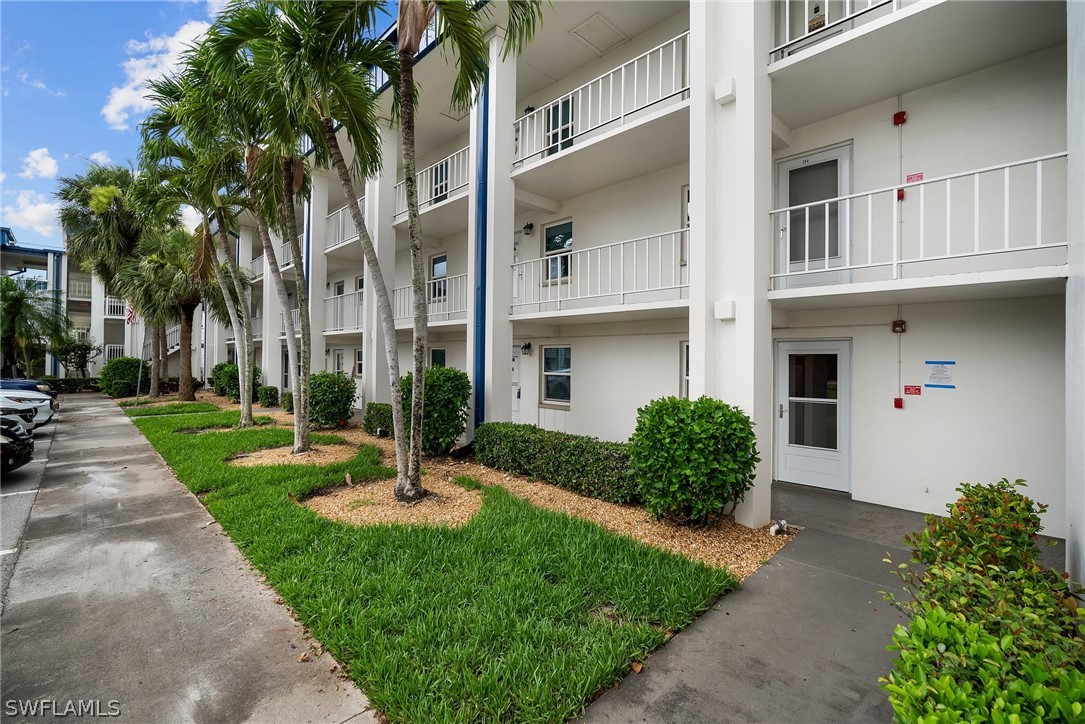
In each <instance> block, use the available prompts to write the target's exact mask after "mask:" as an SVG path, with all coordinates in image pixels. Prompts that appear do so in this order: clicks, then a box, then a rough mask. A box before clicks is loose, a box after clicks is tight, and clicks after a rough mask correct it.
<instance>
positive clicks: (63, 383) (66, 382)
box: [42, 377, 101, 395]
mask: <svg viewBox="0 0 1085 724" xmlns="http://www.w3.org/2000/svg"><path fill="white" fill-rule="evenodd" d="M42 381H44V382H48V383H49V384H51V385H52V386H53V389H55V390H56V391H57V392H59V393H60V394H62V395H67V394H71V393H73V392H98V391H99V390H100V389H101V387H99V385H98V378H97V377H60V378H57V377H50V378H44V377H43V378H42Z"/></svg>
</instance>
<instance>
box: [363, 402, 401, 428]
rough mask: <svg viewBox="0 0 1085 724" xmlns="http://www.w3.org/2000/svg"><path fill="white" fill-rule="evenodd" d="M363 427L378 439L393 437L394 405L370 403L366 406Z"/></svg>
mask: <svg viewBox="0 0 1085 724" xmlns="http://www.w3.org/2000/svg"><path fill="white" fill-rule="evenodd" d="M362 427H363V428H365V431H366V432H368V433H369V434H370V435H375V436H376V437H392V435H393V433H394V432H395V430H393V429H392V428H393V426H392V405H391V403H389V402H369V403H366V406H365V418H364V419H363V420H362Z"/></svg>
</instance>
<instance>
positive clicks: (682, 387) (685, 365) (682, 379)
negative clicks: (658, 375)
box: [678, 342, 689, 400]
mask: <svg viewBox="0 0 1085 724" xmlns="http://www.w3.org/2000/svg"><path fill="white" fill-rule="evenodd" d="M680 349H681V352H680V353H679V357H680V360H679V365H680V368H679V369H680V375H679V383H678V396H679V397H681V398H682V399H683V400H688V399H689V342H682V343H681V347H680Z"/></svg>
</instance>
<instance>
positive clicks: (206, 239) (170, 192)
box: [136, 53, 253, 428]
mask: <svg viewBox="0 0 1085 724" xmlns="http://www.w3.org/2000/svg"><path fill="white" fill-rule="evenodd" d="M189 58H190V62H189V63H187V64H186V66H185V67H184V68H183V69H182V72H181V73H179V74H178V75H176V76H174V77H163V78H160V79H158V80H155V81H151V82H150V83H149V87H150V90H151V99H152V100H153V101H154V102H155V108H154V109H153V110H152V111H151V113H150V114H149V115H148V117H147V119H146V120H145V121H144V122H143V125H142V136H143V143H142V145H141V147H140V166H141V171H142V174H141V176H140V179H139V181H138V182H137V185H136V189H137V192H139V193H137V194H136V196H137V197H139V198H141V199H149V200H150V201H151V203H153V204H156V205H158V206H160V207H165V208H166V209H167V210H175V209H176V208H178V207H179V205H180V204H188V205H189V206H191V207H192V208H194V209H196V210H197V211H198V212H199V213H200V215H201V217H202V219H203V222H202V224H201V226H200V228H199V229H198V230H197V231H196V235H195V240H196V245H197V246H196V258H197V259H198V260H199V261H201V262H202V260H203V259H204V258H205V257H210V258H215V257H216V256H217V255H218V253H217V252H216V250H215V241H214V235H213V234H212V233H211V231H210V230H211V228H212V224H211V220H212V219H214V220H215V222H216V226H217V229H216V232H217V236H218V241H219V251H220V253H221V254H222V256H223V257H224V258H225V261H224V262H223V263H221V264H220V263H213V264H212V265H211V267H212V271H213V272H214V276H215V282H216V284H217V285H218V292H219V294H218V296H219V297H221V298H222V299H223V300H230V301H231V303H229V304H226V306H225V315H226V316H225V317H224V321H226V322H228V323H229V324H230V326H231V327H232V328H233V329H234V345H235V351H236V353H237V360H238V376H239V389H240V391H241V394H240V396H241V414H240V418H239V420H238V427H241V428H245V427H250V426H252V424H253V419H252V403H253V400H252V385H251V384H245V380H246V379H248V378H249V376H250V375H251V370H252V366H253V331H252V324H251V317H250V309H251V297H250V291H251V285H250V282H249V278H248V276H247V274H245V273H244V272H243V271H242V270H241V269H240V268H239V267H238V265H237V261H236V259H235V258H234V254H233V253H232V252H231V250H230V241H229V232H230V230H232V229H234V228H236V223H237V217H238V215H239V213H240V211H241V208H242V206H243V204H244V198H243V196H242V195H241V194H240V193H239V189H240V187H241V185H242V182H243V180H244V171H243V169H242V159H241V154H240V152H239V150H238V148H237V147H236V146H233V145H231V144H229V143H227V142H226V141H225V140H224V139H223V138H222V136H221V134H220V133H219V131H220V129H218V128H217V125H218V124H217V123H216V122H215V121H214V120H213V117H211V116H208V115H207V114H205V113H196V114H193V113H192V112H191V109H192V108H193V107H198V106H199V105H200V104H201V103H203V102H205V101H206V100H207V99H205V98H203V97H202V96H203V89H204V88H206V83H204V82H203V81H204V79H203V78H201V77H200V75H199V73H198V71H197V68H199V67H200V66H199V65H197V64H196V62H195V61H196V60H197V58H198V56H197V55H196V54H195V53H190V54H189ZM208 120H211V122H212V127H211V128H204V127H200V126H195V127H193V124H194V123H196V122H198V121H204V122H206V121H208ZM186 126H187V127H186ZM144 190H147V192H144Z"/></svg>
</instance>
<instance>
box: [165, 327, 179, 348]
mask: <svg viewBox="0 0 1085 724" xmlns="http://www.w3.org/2000/svg"><path fill="white" fill-rule="evenodd" d="M180 346H181V326H180V325H178V324H175V325H173V326H172V327H170V328H169V329H167V330H166V349H167V350H169V351H170V352H172V351H173V350H174V349H176V348H178V347H180Z"/></svg>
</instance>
